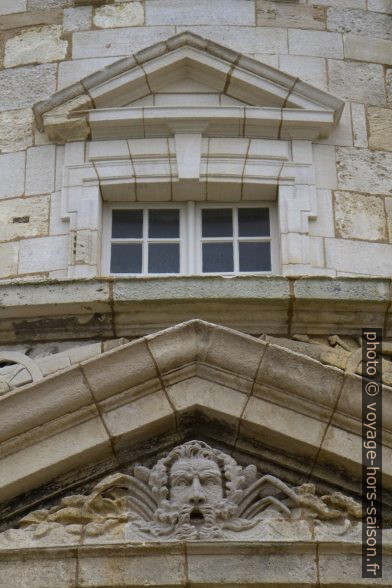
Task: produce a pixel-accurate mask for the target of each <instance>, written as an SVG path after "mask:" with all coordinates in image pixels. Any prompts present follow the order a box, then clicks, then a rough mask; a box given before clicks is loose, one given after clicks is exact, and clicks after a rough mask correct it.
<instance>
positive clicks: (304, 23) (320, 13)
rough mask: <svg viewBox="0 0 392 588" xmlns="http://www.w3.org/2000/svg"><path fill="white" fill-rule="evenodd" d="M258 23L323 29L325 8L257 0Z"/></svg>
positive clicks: (263, 25)
mask: <svg viewBox="0 0 392 588" xmlns="http://www.w3.org/2000/svg"><path fill="white" fill-rule="evenodd" d="M256 25H257V26H259V27H266V26H267V27H268V26H272V27H287V28H291V29H294V28H299V29H315V30H323V29H325V9H324V8H322V7H320V6H306V5H305V4H297V3H294V4H291V3H290V4H288V3H287V2H282V3H277V2H275V1H274V0H256Z"/></svg>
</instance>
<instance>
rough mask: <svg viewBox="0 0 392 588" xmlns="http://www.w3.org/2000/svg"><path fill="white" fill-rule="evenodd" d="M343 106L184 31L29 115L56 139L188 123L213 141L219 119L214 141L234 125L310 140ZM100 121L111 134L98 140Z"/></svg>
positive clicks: (247, 132) (154, 131) (245, 132)
mask: <svg viewBox="0 0 392 588" xmlns="http://www.w3.org/2000/svg"><path fill="white" fill-rule="evenodd" d="M343 106H344V103H343V101H342V100H340V99H338V98H336V97H334V96H332V95H330V94H327V93H326V92H324V91H321V90H319V89H317V88H315V87H314V86H311V85H310V84H307V83H305V82H303V81H302V80H300V79H299V78H297V77H295V76H291V75H290V74H287V73H284V72H281V71H279V70H278V69H276V68H273V67H271V66H269V65H266V64H263V63H261V62H259V61H256V60H254V59H251V58H249V57H247V56H245V55H242V54H240V53H237V52H235V51H233V50H231V49H228V48H227V47H223V46H221V45H218V44H217V43H214V42H212V41H209V40H207V39H204V38H202V37H199V36H197V35H195V34H193V33H189V32H185V33H181V34H179V35H176V36H174V37H171V38H169V39H167V41H165V42H161V43H157V44H156V45H153V46H152V47H149V48H147V49H144V50H142V51H139V52H138V53H136V54H135V55H133V56H131V57H127V58H125V59H121V60H119V61H117V62H115V63H113V64H111V65H109V66H107V67H106V68H104V69H103V70H100V71H97V72H96V73H93V74H91V75H89V76H87V77H86V78H83V79H81V80H80V82H78V83H76V84H73V85H72V86H70V87H68V88H65V89H64V90H61V91H60V92H57V93H56V94H54V95H53V96H52V97H51V98H50V99H49V100H45V101H43V102H39V103H38V104H36V105H35V107H34V111H35V115H36V118H37V122H38V125H39V126H40V128H41V129H45V130H46V132H47V133H48V135H49V137H50V138H53V139H54V140H57V139H58V140H67V139H75V138H87V137H92V138H94V137H97V138H102V137H103V136H104V137H106V138H107V137H115V136H116V128H119V127H122V128H123V127H124V125H125V126H126V127H127V129H128V132H129V136H131V137H138V136H141V137H142V136H144V137H146V136H149V135H151V136H160V135H162V133H163V134H164V133H168V134H169V135H170V134H173V133H175V132H176V130H178V129H180V130H183V129H184V127H185V128H186V129H187V130H189V126H190V125H191V126H192V124H193V127H194V128H197V129H198V130H200V131H201V132H203V133H204V134H205V135H206V136H211V134H213V133H214V132H215V133H216V125H215V126H214V125H213V124H212V122H211V121H215V120H217V119H218V120H220V121H229V122H231V124H229V123H228V122H226V123H225V124H226V126H227V129H226V130H225V125H224V124H223V123H222V122H221V123H220V127H219V133H218V136H225V133H226V136H227V133H229V134H231V135H232V134H233V131H232V129H233V124H232V123H233V121H237V122H238V131H236V136H237V135H238V134H239V135H241V136H260V137H262V136H267V137H271V136H275V134H276V133H275V131H272V130H271V128H273V129H279V133H282V132H283V138H290V137H291V136H292V138H314V137H317V136H325V135H326V134H328V132H329V131H330V130H331V129H332V128H333V126H334V125H336V124H337V122H338V121H339V119H340V116H341V112H342V109H343ZM144 120H147V121H148V124H146V125H145V124H144ZM103 121H106V123H108V124H106V127H107V128H109V129H110V130H106V131H105V133H104V134H103V135H102V133H103V131H102V128H103ZM240 121H243V123H244V124H242V125H241V124H240ZM277 121H278V122H277ZM278 123H280V124H278ZM165 125H166V127H165ZM318 127H319V130H318V132H316V131H315V128H316V129H317V128H318ZM229 128H230V131H229V130H228V129H229ZM162 129H164V130H162ZM213 129H215V131H213ZM310 129H312V130H310ZM279 137H280V135H279V136H277V138H279Z"/></svg>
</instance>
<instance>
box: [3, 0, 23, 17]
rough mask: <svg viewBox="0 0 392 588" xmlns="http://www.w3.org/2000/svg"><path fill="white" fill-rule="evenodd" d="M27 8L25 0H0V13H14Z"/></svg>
mask: <svg viewBox="0 0 392 588" xmlns="http://www.w3.org/2000/svg"><path fill="white" fill-rule="evenodd" d="M25 10H27V0H2V2H1V4H0V15H3V14H15V13H18V12H24V11H25Z"/></svg>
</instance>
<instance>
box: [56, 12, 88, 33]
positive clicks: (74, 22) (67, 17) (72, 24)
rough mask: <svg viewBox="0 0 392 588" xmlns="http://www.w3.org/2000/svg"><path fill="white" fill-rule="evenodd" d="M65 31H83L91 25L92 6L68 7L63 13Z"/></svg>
mask: <svg viewBox="0 0 392 588" xmlns="http://www.w3.org/2000/svg"><path fill="white" fill-rule="evenodd" d="M63 15H64V16H63V30H64V32H67V33H68V32H74V31H83V30H84V29H89V28H90V27H91V22H92V16H93V9H92V6H75V7H71V8H66V9H65V10H64V13H63Z"/></svg>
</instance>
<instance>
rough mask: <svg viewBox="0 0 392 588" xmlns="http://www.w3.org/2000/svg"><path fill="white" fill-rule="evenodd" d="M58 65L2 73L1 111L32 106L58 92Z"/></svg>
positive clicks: (0, 72)
mask: <svg viewBox="0 0 392 588" xmlns="http://www.w3.org/2000/svg"><path fill="white" fill-rule="evenodd" d="M56 73H57V65H56V64H54V63H44V64H42V65H32V66H28V67H18V68H16V69H4V70H1V71H0V111H1V110H13V109H17V108H25V107H28V106H32V105H33V104H34V103H35V102H38V101H39V100H44V99H45V98H48V96H50V94H52V93H53V92H54V91H55V90H56Z"/></svg>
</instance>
